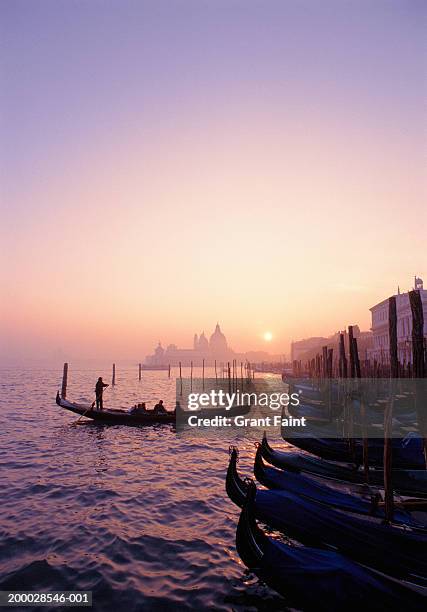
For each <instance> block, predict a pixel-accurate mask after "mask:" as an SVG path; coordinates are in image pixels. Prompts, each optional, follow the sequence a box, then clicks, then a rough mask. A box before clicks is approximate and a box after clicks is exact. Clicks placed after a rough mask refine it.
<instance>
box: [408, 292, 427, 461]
mask: <svg viewBox="0 0 427 612" xmlns="http://www.w3.org/2000/svg"><path fill="white" fill-rule="evenodd" d="M409 303H410V305H411V313H412V375H413V377H414V379H415V380H414V383H415V412H416V414H417V420H418V430H419V432H420V435H421V436H422V438H423V446H424V460H425V464H426V468H427V416H426V411H425V406H424V405H423V403H424V402H423V401H422V400H423V395H424V394H423V390H424V389H425V384H424V383H423V382H421V381H420V379H421V378H424V377H425V375H426V364H425V361H424V358H425V356H424V313H423V304H422V301H421V295H420V292H419V290H418V289H416V290H415V289H414V290H413V291H410V292H409Z"/></svg>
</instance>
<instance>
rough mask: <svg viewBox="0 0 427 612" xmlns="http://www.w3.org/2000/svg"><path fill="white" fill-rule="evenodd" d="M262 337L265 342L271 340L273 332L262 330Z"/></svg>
mask: <svg viewBox="0 0 427 612" xmlns="http://www.w3.org/2000/svg"><path fill="white" fill-rule="evenodd" d="M263 337H264V340H265V341H266V342H271V341H272V340H273V334H272V333H271V332H269V331H266V332H264V336H263Z"/></svg>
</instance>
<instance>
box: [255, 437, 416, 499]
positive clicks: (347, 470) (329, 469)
mask: <svg viewBox="0 0 427 612" xmlns="http://www.w3.org/2000/svg"><path fill="white" fill-rule="evenodd" d="M261 447H262V456H263V457H264V459H265V460H266V461H268V463H271V464H272V465H274V466H276V467H278V468H280V469H283V470H290V471H294V472H305V473H308V474H314V475H316V476H320V477H321V478H327V479H329V480H338V481H342V482H349V483H354V484H363V483H364V482H365V480H364V475H363V473H362V472H361V471H360V470H358V469H356V468H355V467H354V466H351V465H343V464H339V463H331V462H330V461H325V460H324V459H319V458H318V457H314V456H313V455H309V454H306V453H303V452H299V451H297V450H295V451H290V452H282V451H278V450H275V449H273V448H272V447H271V446H270V445H269V444H268V441H267V437H266V436H265V435H264V437H263V440H262V444H261ZM369 482H370V484H374V485H379V486H382V485H383V483H384V475H383V472H382V470H375V469H371V470H369ZM392 483H393V489H394V490H395V491H396V492H397V493H399V494H401V495H408V496H413V497H423V498H425V497H427V470H421V469H420V470H396V469H394V470H392Z"/></svg>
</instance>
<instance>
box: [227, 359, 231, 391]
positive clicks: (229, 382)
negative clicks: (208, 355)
mask: <svg viewBox="0 0 427 612" xmlns="http://www.w3.org/2000/svg"><path fill="white" fill-rule="evenodd" d="M227 370H228V392H229V393H231V370H230V362H229V361H228V362H227Z"/></svg>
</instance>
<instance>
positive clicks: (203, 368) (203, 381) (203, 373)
mask: <svg viewBox="0 0 427 612" xmlns="http://www.w3.org/2000/svg"><path fill="white" fill-rule="evenodd" d="M202 390H203V391H204V390H205V360H204V359H203V360H202Z"/></svg>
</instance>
